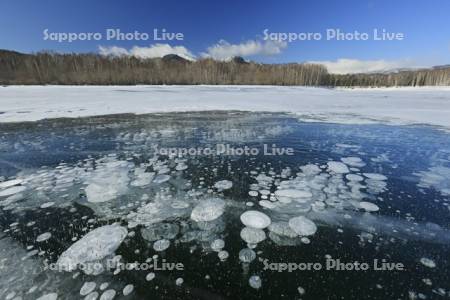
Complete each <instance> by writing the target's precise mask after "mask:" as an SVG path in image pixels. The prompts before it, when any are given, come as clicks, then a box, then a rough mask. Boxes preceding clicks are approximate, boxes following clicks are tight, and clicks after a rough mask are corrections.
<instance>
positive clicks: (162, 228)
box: [141, 223, 180, 242]
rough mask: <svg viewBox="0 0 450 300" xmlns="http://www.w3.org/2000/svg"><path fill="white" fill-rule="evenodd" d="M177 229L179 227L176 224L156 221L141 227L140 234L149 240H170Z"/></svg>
mask: <svg viewBox="0 0 450 300" xmlns="http://www.w3.org/2000/svg"><path fill="white" fill-rule="evenodd" d="M179 230H180V229H179V227H178V225H176V224H170V223H158V224H153V225H151V226H149V227H146V228H142V229H141V235H142V237H143V238H144V239H145V240H147V241H149V242H153V241H156V240H160V239H168V240H171V239H174V238H175V237H176V236H177V234H178V232H179Z"/></svg>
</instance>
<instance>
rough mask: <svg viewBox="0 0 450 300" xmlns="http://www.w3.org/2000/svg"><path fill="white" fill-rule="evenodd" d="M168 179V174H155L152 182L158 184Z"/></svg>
mask: <svg viewBox="0 0 450 300" xmlns="http://www.w3.org/2000/svg"><path fill="white" fill-rule="evenodd" d="M169 179H170V175H157V176H156V177H155V179H153V182H154V183H158V184H160V183H163V182H166V181H168V180H169Z"/></svg>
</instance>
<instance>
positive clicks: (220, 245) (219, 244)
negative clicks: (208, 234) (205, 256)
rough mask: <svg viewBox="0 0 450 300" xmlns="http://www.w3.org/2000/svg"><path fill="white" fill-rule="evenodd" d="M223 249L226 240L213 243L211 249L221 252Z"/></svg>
mask: <svg viewBox="0 0 450 300" xmlns="http://www.w3.org/2000/svg"><path fill="white" fill-rule="evenodd" d="M223 247H225V241H224V240H221V239H217V240H214V241H213V242H212V243H211V249H213V250H214V251H220V250H222V248H223Z"/></svg>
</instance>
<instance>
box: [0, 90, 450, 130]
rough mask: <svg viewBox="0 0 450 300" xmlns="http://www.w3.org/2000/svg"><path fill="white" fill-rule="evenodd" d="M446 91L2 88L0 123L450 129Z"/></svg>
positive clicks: (449, 108)
mask: <svg viewBox="0 0 450 300" xmlns="http://www.w3.org/2000/svg"><path fill="white" fill-rule="evenodd" d="M449 92H450V87H423V88H379V89H325V88H305V87H279V86H9V87H0V122H19V121H36V120H40V119H44V118H57V117H84V116H93V115H107V114H117V113H140V114H141V113H153V112H173V111H203V110H206V111H210V110H242V111H272V112H291V113H295V114H297V115H298V117H299V118H300V119H301V120H305V121H320V122H335V123H348V124H354V123H378V122H383V123H389V124H430V125H438V126H444V127H450V118H448V116H449V115H450V93H449Z"/></svg>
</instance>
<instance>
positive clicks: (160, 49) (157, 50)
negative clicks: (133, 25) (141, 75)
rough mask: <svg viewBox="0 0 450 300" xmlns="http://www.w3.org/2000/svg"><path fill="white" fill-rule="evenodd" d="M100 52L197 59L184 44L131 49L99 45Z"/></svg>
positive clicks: (113, 54)
mask: <svg viewBox="0 0 450 300" xmlns="http://www.w3.org/2000/svg"><path fill="white" fill-rule="evenodd" d="M99 52H100V54H101V55H112V56H135V57H138V58H155V57H163V56H165V55H168V54H176V55H178V56H180V57H183V58H184V59H187V60H195V55H194V54H192V52H191V51H189V50H188V49H187V48H186V47H184V46H174V47H172V46H170V45H169V44H154V45H150V46H149V47H139V46H134V47H133V48H131V49H130V50H127V49H125V48H121V47H116V46H111V47H103V46H100V47H99Z"/></svg>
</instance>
